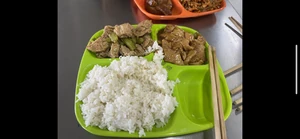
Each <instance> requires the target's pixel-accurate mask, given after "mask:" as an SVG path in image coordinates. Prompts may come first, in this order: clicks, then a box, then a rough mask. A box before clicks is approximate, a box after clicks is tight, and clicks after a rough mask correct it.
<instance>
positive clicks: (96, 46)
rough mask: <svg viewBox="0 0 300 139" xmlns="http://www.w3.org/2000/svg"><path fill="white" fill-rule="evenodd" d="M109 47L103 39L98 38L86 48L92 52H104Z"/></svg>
mask: <svg viewBox="0 0 300 139" xmlns="http://www.w3.org/2000/svg"><path fill="white" fill-rule="evenodd" d="M109 47H110V43H109V42H108V41H107V40H106V39H105V38H104V37H99V38H98V39H96V40H95V41H93V42H91V43H89V44H88V45H87V47H86V48H87V49H88V50H90V51H92V52H104V51H105V50H106V49H108V48H109Z"/></svg>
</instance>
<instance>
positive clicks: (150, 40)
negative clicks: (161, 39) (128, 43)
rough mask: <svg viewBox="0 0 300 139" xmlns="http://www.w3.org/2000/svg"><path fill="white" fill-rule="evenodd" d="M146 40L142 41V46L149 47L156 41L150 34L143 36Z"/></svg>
mask: <svg viewBox="0 0 300 139" xmlns="http://www.w3.org/2000/svg"><path fill="white" fill-rule="evenodd" d="M143 39H144V42H143V43H142V47H143V48H144V49H147V48H148V47H149V46H152V45H153V43H154V41H153V40H152V38H151V36H150V35H145V36H143Z"/></svg>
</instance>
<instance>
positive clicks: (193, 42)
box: [157, 24, 206, 65]
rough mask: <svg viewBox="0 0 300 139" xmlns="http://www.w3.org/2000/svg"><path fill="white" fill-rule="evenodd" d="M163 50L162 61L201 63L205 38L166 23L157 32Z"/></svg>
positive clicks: (184, 63)
mask: <svg viewBox="0 0 300 139" xmlns="http://www.w3.org/2000/svg"><path fill="white" fill-rule="evenodd" d="M157 36H158V44H159V45H161V47H162V48H163V51H164V55H165V56H164V61H166V62H170V63H173V64H177V65H202V64H204V63H205V62H206V55H205V46H204V45H205V43H206V40H205V38H204V37H203V36H202V35H200V34H199V33H195V34H191V33H188V32H186V31H184V30H183V29H181V28H179V27H177V26H176V25H172V24H168V25H166V27H165V28H164V29H162V30H160V31H159V32H158V34H157Z"/></svg>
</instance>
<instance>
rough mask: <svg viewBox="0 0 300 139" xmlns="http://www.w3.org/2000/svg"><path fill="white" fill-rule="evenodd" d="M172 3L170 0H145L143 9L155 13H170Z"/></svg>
mask: <svg viewBox="0 0 300 139" xmlns="http://www.w3.org/2000/svg"><path fill="white" fill-rule="evenodd" d="M172 8H173V3H172V1H171V0H146V1H145V9H146V11H148V12H149V13H152V14H156V15H171V14H172Z"/></svg>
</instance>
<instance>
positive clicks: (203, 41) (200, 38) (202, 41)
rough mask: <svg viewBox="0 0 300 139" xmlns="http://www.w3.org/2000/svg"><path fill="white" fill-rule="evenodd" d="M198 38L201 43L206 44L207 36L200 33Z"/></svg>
mask: <svg viewBox="0 0 300 139" xmlns="http://www.w3.org/2000/svg"><path fill="white" fill-rule="evenodd" d="M197 40H199V41H200V44H202V45H205V43H206V40H205V38H204V37H203V36H201V35H198V37H197Z"/></svg>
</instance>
